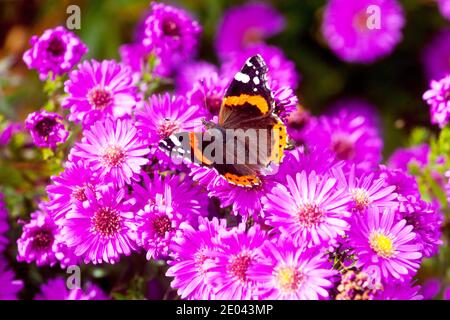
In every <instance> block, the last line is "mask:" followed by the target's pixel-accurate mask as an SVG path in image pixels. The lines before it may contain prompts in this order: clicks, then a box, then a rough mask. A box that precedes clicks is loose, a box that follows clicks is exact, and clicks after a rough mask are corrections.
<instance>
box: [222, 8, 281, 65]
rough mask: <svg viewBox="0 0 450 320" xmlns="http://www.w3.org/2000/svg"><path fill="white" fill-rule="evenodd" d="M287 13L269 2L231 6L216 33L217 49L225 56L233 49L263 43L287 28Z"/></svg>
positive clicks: (233, 50) (241, 48)
mask: <svg viewBox="0 0 450 320" xmlns="http://www.w3.org/2000/svg"><path fill="white" fill-rule="evenodd" d="M284 26H285V21H284V18H283V16H282V15H281V14H280V13H279V12H277V11H276V10H275V9H274V8H273V7H272V6H270V5H269V4H266V3H246V4H243V5H240V6H235V7H232V8H230V9H228V10H227V11H226V12H225V14H224V15H223V17H222V21H221V22H220V24H219V27H218V31H217V36H216V50H217V54H218V55H219V57H220V58H222V59H225V58H227V56H229V55H230V54H231V53H233V52H239V51H242V50H244V49H246V48H248V47H249V46H252V45H255V44H260V43H263V42H264V40H265V39H267V38H269V37H272V36H274V35H276V34H277V33H279V32H281V31H282V30H283V29H284Z"/></svg>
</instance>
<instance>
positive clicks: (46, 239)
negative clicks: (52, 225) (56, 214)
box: [32, 229, 54, 251]
mask: <svg viewBox="0 0 450 320" xmlns="http://www.w3.org/2000/svg"><path fill="white" fill-rule="evenodd" d="M53 240H54V236H53V233H52V232H51V230H50V229H40V230H37V231H35V233H34V234H33V242H32V247H33V249H34V250H39V251H43V250H48V249H50V248H51V246H52V245H53Z"/></svg>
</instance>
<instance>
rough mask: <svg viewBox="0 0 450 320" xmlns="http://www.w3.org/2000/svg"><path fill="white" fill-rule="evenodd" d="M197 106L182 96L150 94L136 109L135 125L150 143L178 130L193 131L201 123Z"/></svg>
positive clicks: (200, 115)
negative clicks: (141, 105) (191, 104)
mask: <svg viewBox="0 0 450 320" xmlns="http://www.w3.org/2000/svg"><path fill="white" fill-rule="evenodd" d="M201 117H202V114H201V113H200V112H199V109H198V107H197V106H189V105H188V104H187V103H186V100H185V99H184V98H183V97H182V96H170V95H169V94H168V93H166V94H164V95H152V96H151V97H150V98H149V100H148V103H145V104H144V107H143V108H142V109H138V110H136V126H137V128H138V129H139V131H140V133H141V134H142V136H143V137H145V138H146V139H148V142H149V143H150V144H154V145H157V144H158V143H159V141H160V140H161V139H164V138H167V137H169V136H170V135H171V134H173V133H176V132H180V131H193V130H194V128H196V127H198V126H200V125H201V123H202V122H201V119H202V118H201Z"/></svg>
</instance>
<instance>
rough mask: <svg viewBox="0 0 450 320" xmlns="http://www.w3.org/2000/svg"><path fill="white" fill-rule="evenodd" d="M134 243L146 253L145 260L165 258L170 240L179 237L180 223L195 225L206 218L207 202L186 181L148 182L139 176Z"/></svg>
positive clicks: (162, 180) (145, 178)
mask: <svg viewBox="0 0 450 320" xmlns="http://www.w3.org/2000/svg"><path fill="white" fill-rule="evenodd" d="M133 196H134V197H135V198H136V199H135V202H136V207H137V208H139V207H141V209H140V210H139V211H137V214H136V217H135V219H136V225H137V243H138V245H140V246H141V247H143V248H144V249H145V250H147V260H150V259H151V258H154V259H158V258H164V257H166V256H168V254H169V247H170V245H171V244H172V242H173V237H175V236H176V235H177V233H180V225H181V223H182V222H185V223H190V224H193V225H195V224H196V223H197V221H198V217H199V216H201V215H206V214H207V211H206V207H207V198H206V196H203V195H201V194H200V193H199V192H198V189H196V188H195V187H194V186H193V185H192V184H191V183H190V182H189V181H188V180H182V179H180V178H179V177H178V176H172V177H171V176H166V177H165V178H161V177H160V176H159V175H157V174H156V173H155V177H154V178H153V179H150V178H149V177H148V176H146V175H143V186H141V185H140V184H138V183H135V184H134V186H133Z"/></svg>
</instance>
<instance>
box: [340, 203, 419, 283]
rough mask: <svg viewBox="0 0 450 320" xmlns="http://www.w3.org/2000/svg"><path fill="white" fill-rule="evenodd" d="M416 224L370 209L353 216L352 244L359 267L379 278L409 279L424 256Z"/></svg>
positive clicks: (387, 212)
mask: <svg viewBox="0 0 450 320" xmlns="http://www.w3.org/2000/svg"><path fill="white" fill-rule="evenodd" d="M413 229H414V227H413V226H412V225H407V221H406V220H400V221H398V220H396V219H395V214H394V213H393V212H391V211H383V212H380V211H379V209H378V208H370V209H369V210H367V211H366V212H365V213H363V214H360V215H353V220H352V222H351V228H350V231H349V233H348V235H349V244H350V246H351V247H352V248H353V249H354V252H355V254H356V257H357V267H361V269H362V271H364V272H366V273H367V274H369V276H371V277H373V278H374V279H376V280H377V281H382V280H386V281H388V282H389V281H395V280H397V281H402V282H403V281H406V280H409V279H410V278H411V277H412V276H413V275H414V274H415V273H416V272H417V270H418V268H419V266H420V259H421V258H422V253H421V245H420V244H419V243H417V241H416V234H415V233H414V232H413Z"/></svg>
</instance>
